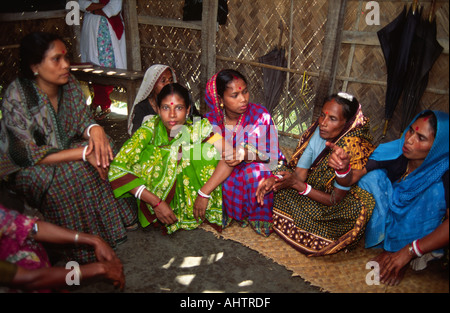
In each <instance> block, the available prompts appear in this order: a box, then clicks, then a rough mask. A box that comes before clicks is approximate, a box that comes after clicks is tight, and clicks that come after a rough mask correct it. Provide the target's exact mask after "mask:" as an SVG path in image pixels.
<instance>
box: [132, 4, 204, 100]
mask: <svg viewBox="0 0 450 313" xmlns="http://www.w3.org/2000/svg"><path fill="white" fill-rule="evenodd" d="M183 6H184V0H171V1H167V0H154V1H147V0H138V1H137V14H138V15H140V16H154V17H161V18H171V19H179V20H182V19H183ZM139 38H140V43H141V62H142V70H144V71H145V70H146V69H147V68H149V67H150V66H151V65H152V64H157V63H160V64H167V65H170V66H171V67H172V68H174V70H175V72H176V74H177V78H178V82H179V83H181V84H183V85H185V86H186V87H188V88H189V90H190V91H191V93H192V98H193V100H194V101H195V102H196V104H197V106H199V102H200V97H202V96H203V91H202V90H200V87H199V86H200V54H201V32H200V31H199V30H192V29H183V28H178V27H167V26H154V25H145V24H139Z"/></svg>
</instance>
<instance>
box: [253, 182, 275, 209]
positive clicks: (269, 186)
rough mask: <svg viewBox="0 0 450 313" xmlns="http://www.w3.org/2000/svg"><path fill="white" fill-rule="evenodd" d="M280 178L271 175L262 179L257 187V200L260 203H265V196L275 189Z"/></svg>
mask: <svg viewBox="0 0 450 313" xmlns="http://www.w3.org/2000/svg"><path fill="white" fill-rule="evenodd" d="M277 180H278V179H277V178H276V177H273V176H272V177H269V178H266V179H263V180H261V182H260V183H259V185H258V188H257V189H256V200H257V201H258V203H259V204H261V205H262V204H264V196H265V195H266V194H267V193H269V192H271V191H272V190H273V186H274V185H275V182H276V181H277Z"/></svg>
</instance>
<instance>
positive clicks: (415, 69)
mask: <svg viewBox="0 0 450 313" xmlns="http://www.w3.org/2000/svg"><path fill="white" fill-rule="evenodd" d="M434 5H435V1H433V4H432V6H431V10H430V15H429V18H428V20H421V21H420V23H419V25H418V26H417V29H416V33H415V36H414V40H413V43H412V46H411V55H410V61H409V67H408V72H407V76H406V78H407V79H406V81H405V90H404V94H403V99H402V122H401V124H402V125H401V129H402V130H403V129H405V127H406V126H407V125H408V124H409V123H410V121H411V119H412V118H413V116H414V115H415V114H416V110H417V107H418V105H419V101H420V99H421V98H422V95H423V93H424V92H425V89H426V88H427V85H428V76H429V72H430V71H431V68H432V67H433V64H434V63H435V62H436V60H437V59H438V57H439V55H440V54H441V53H442V51H443V48H442V46H441V45H440V44H439V43H438V41H437V40H436V33H437V30H436V29H437V27H436V19H435V18H434Z"/></svg>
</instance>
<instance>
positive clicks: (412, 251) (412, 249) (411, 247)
mask: <svg viewBox="0 0 450 313" xmlns="http://www.w3.org/2000/svg"><path fill="white" fill-rule="evenodd" d="M408 254H409V255H410V256H412V257H416V256H417V255H416V252H414V248H413V246H412V244H409V245H408Z"/></svg>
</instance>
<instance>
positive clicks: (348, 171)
mask: <svg viewBox="0 0 450 313" xmlns="http://www.w3.org/2000/svg"><path fill="white" fill-rule="evenodd" d="M351 170H352V167H351V166H350V164H349V165H348V169H347V171H345V172H344V173H338V172H337V171H334V173H335V174H336V177H339V178H344V177H345V176H347V175H348V173H350V171H351Z"/></svg>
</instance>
